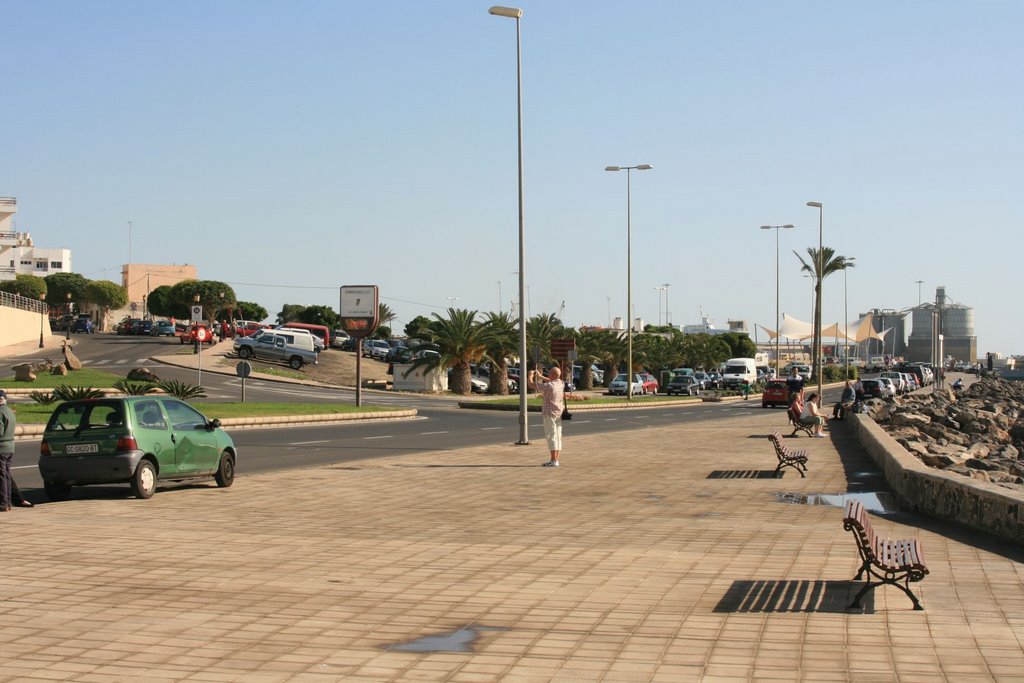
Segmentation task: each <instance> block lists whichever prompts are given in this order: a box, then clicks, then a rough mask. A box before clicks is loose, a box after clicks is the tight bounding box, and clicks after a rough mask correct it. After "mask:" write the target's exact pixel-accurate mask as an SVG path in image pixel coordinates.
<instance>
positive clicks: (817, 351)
mask: <svg viewBox="0 0 1024 683" xmlns="http://www.w3.org/2000/svg"><path fill="white" fill-rule="evenodd" d="M807 206H810V207H812V208H815V209H817V210H818V273H817V275H816V276H815V278H814V295H815V307H814V358H815V359H816V360H815V364H814V371H815V372H816V373H817V374H818V396H821V276H822V275H823V271H824V270H825V256H824V254H823V253H822V251H823V249H822V243H821V232H822V224H823V222H824V213H825V209H824V208H823V207H822V205H821V202H807Z"/></svg>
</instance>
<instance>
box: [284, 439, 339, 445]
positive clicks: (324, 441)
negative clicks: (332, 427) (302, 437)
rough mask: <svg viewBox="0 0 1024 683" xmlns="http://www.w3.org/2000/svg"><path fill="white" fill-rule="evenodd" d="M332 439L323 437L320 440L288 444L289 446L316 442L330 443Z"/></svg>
mask: <svg viewBox="0 0 1024 683" xmlns="http://www.w3.org/2000/svg"><path fill="white" fill-rule="evenodd" d="M330 442H331V441H330V439H321V440H320V441H295V442H293V443H290V444H288V445H289V446H308V445H310V444H314V443H330Z"/></svg>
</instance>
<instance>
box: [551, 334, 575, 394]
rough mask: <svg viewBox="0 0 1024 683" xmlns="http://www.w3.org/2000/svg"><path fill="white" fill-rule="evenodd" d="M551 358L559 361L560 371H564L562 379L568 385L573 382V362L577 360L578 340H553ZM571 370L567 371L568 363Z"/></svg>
mask: <svg viewBox="0 0 1024 683" xmlns="http://www.w3.org/2000/svg"><path fill="white" fill-rule="evenodd" d="M551 356H552V357H553V358H554V359H555V360H557V361H558V366H559V369H560V370H561V371H562V379H563V380H565V383H566V384H569V383H570V382H572V361H574V360H576V357H577V353H576V340H575V339H573V338H572V337H569V338H568V339H552V340H551ZM567 362H568V365H569V368H568V370H566V363H567Z"/></svg>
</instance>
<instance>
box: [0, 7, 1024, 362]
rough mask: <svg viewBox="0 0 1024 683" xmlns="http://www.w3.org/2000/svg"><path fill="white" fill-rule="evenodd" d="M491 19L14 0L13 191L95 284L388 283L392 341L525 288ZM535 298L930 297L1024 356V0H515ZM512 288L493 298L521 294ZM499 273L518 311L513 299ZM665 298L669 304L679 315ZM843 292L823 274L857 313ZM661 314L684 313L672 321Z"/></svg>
mask: <svg viewBox="0 0 1024 683" xmlns="http://www.w3.org/2000/svg"><path fill="white" fill-rule="evenodd" d="M490 4H492V3H491V2H475V1H470V0H462V1H459V2H455V1H449V2H433V3H423V2H419V3H413V2H340V1H324V2H312V1H302V2H283V1H282V2H261V1H258V0H257V1H252V0H246V1H245V2H242V1H240V0H224V1H220V2H214V3H211V2H198V1H188V0H176V1H175V2H173V3H140V2H128V1H127V0H120V1H119V0H105V1H104V0H97V1H96V2H71V1H62V2H57V1H50V2H30V1H28V0H19V1H13V2H12V1H10V0H3V1H0V15H2V16H3V25H4V39H3V41H2V42H0V64H2V65H3V70H2V72H3V80H2V83H3V86H2V93H3V106H2V107H0V130H2V131H3V140H4V144H3V153H2V155H0V194H2V195H13V196H16V197H17V198H18V208H19V211H18V215H17V221H18V227H19V229H20V230H25V231H30V232H31V233H32V234H33V236H34V237H35V238H36V241H37V244H39V246H45V247H67V248H70V249H72V250H73V254H74V257H73V258H74V266H75V270H76V271H77V272H81V273H83V274H84V275H86V276H87V277H90V278H109V279H112V280H115V281H116V280H118V279H119V277H120V266H121V264H122V263H125V262H126V261H127V260H128V256H129V254H128V221H132V223H133V226H134V228H133V231H132V234H133V240H132V242H133V249H132V260H133V261H134V262H137V263H194V264H196V265H197V266H198V269H199V276H200V277H201V278H204V279H218V280H224V281H226V282H229V283H231V284H232V285H233V286H234V288H235V290H236V292H237V294H238V295H239V297H240V298H242V299H245V300H254V301H258V302H260V303H262V304H263V305H264V306H265V307H266V308H267V309H268V310H270V311H271V314H272V315H273V314H274V313H276V312H277V311H278V310H280V308H281V305H282V304H284V303H299V304H329V305H332V306H334V307H335V308H336V307H337V305H338V291H337V288H338V286H340V285H343V284H378V285H379V286H380V288H381V295H382V297H383V300H384V301H385V302H387V303H388V304H389V305H391V307H392V308H393V309H394V310H395V311H396V312H397V313H398V316H399V319H400V324H399V326H401V324H404V322H407V321H408V320H409V319H411V318H412V317H414V316H416V315H421V314H422V315H430V314H431V313H432V312H440V311H443V309H444V308H446V307H447V306H448V305H449V304H450V303H452V302H451V301H450V300H449V299H448V297H457V299H454V304H455V305H456V306H458V307H465V308H470V309H477V310H481V311H490V310H496V309H497V308H498V307H499V304H500V306H501V307H502V308H503V309H505V310H508V309H509V308H510V304H511V301H512V299H513V298H514V297H515V294H516V281H517V276H516V275H515V274H514V272H515V271H516V269H517V266H518V252H517V244H518V242H517V234H518V233H517V208H516V207H517V204H516V119H515V95H516V91H515V22H514V20H511V19H504V18H500V17H494V16H491V15H489V14H488V13H487V8H488V7H489V6H490ZM522 8H523V10H524V16H523V19H522V32H523V83H524V108H525V113H524V122H525V178H526V180H525V195H526V244H527V252H528V255H527V267H526V279H527V284H528V285H529V290H530V297H529V299H530V301H529V308H528V312H530V313H541V312H558V310H559V308H560V306H561V305H562V302H563V301H564V302H565V309H564V316H563V319H564V320H565V321H566V322H567V323H568V324H572V325H580V324H606V323H607V322H608V317H609V300H610V307H611V313H612V315H613V316H620V315H621V316H624V315H625V308H626V274H625V270H626V269H625V265H626V256H625V250H626V176H625V174H624V173H619V174H613V173H606V172H605V171H604V167H605V166H608V165H627V164H637V163H650V164H653V165H654V169H653V170H651V171H645V172H639V173H637V172H634V174H633V182H632V247H633V259H634V260H633V299H634V304H635V307H636V312H637V315H639V316H642V317H643V318H645V319H646V320H647V321H649V322H654V323H656V322H658V318H659V300H660V296H659V292H658V291H656V290H655V289H654V287H656V286H657V285H660V284H662V283H666V282H667V283H670V284H671V285H672V286H671V288H670V290H669V302H668V305H669V308H670V309H671V313H672V319H673V321H674V322H675V323H679V324H683V323H695V322H698V321H699V310H698V307H701V306H702V307H703V308H704V309H705V310H706V311H707V312H708V313H709V314H710V315H711V316H712V317H713V318H714V319H715V321H716V322H717V323H718V324H720V325H722V326H724V324H725V322H726V320H727V319H729V318H736V319H744V320H747V321H748V322H749V323H750V324H751V326H753V325H754V324H755V323H762V324H765V325H768V326H772V325H773V323H774V317H775V233H774V232H770V231H762V230H759V226H761V225H763V224H779V223H794V224H796V226H797V228H796V229H795V230H790V231H786V232H784V233H782V235H781V237H782V250H781V254H782V258H781V273H782V276H781V300H782V303H781V306H782V310H783V311H784V312H786V313H789V314H791V315H794V316H796V317H798V318H801V319H804V320H808V319H809V318H810V289H809V281H808V280H806V279H804V278H803V277H802V276H801V274H800V272H799V263H798V262H797V260H796V257H795V256H794V255H793V253H792V252H793V250H794V249H796V250H798V251H800V252H801V253H804V252H805V249H806V247H808V246H811V245H814V246H816V245H817V241H818V234H817V233H818V214H817V210H816V209H812V208H808V207H807V206H805V204H806V202H807V201H811V200H814V201H821V202H823V203H824V205H825V209H824V242H825V244H826V245H827V246H831V247H833V248H834V249H836V251H837V252H838V253H840V254H843V255H846V256H853V257H856V259H857V262H856V263H857V265H856V268H855V269H853V270H851V271H849V274H848V305H849V311H850V316H849V317H850V318H851V319H853V318H855V316H856V313H858V312H860V311H864V310H866V309H869V308H872V307H887V308H897V309H899V308H904V307H908V306H913V305H916V304H917V302H918V286H917V284H915V281H916V280H923V281H924V284H923V285H922V295H923V298H924V299H925V300H929V299H931V298H933V297H934V291H935V286H936V285H945V286H946V289H947V293H948V295H949V297H950V298H951V299H952V300H953V301H954V302H958V303H963V304H966V305H969V306H972V307H974V309H975V317H976V334H977V336H978V340H979V341H978V350H979V352H982V353H984V352H986V351H999V352H1002V353H1020V352H1024V318H1022V316H1021V304H1020V300H1019V299H1020V297H1019V292H1020V284H1019V273H1020V271H1021V269H1022V268H1024V263H1022V256H1024V249H1022V246H1024V238H1022V236H1021V231H1022V227H1024V225H1022V224H1024V221H1022V208H1021V207H1022V202H1021V200H1020V195H1021V188H1022V187H1024V171H1022V168H1024V163H1022V159H1024V126H1022V123H1021V121H1022V120H1024V119H1022V112H1024V95H1022V93H1024V87H1022V86H1024V84H1022V73H1024V69H1022V67H1024V40H1021V36H1022V35H1024V3H1020V2H1017V1H1015V0H1014V1H1006V2H986V1H984V0H982V1H980V2H940V1H936V2H897V3H893V2H875V1H869V2H864V3H835V2H820V1H807V2H700V3H697V2H679V1H672V2H635V3H625V2H603V1H600V0H598V1H595V0H588V1H587V2H576V1H573V2H551V1H548V2H536V1H534V2H526V3H523V4H522ZM499 282H500V285H499ZM499 287H500V292H501V299H500V301H499ZM662 301H663V300H662ZM843 305H844V297H843V277H842V275H838V276H833V277H832V278H830V279H828V280H826V282H825V314H824V318H825V321H826V322H831V321H840V320H842V319H843ZM662 315H663V314H662Z"/></svg>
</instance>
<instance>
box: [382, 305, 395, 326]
mask: <svg viewBox="0 0 1024 683" xmlns="http://www.w3.org/2000/svg"><path fill="white" fill-rule="evenodd" d="M397 318H398V316H397V315H395V312H394V311H393V310H391V307H390V306H388V305H387V304H386V303H384V302H378V303H377V324H378V325H387V324H388V323H390V322H392V321H394V320H395V319H397Z"/></svg>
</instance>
